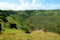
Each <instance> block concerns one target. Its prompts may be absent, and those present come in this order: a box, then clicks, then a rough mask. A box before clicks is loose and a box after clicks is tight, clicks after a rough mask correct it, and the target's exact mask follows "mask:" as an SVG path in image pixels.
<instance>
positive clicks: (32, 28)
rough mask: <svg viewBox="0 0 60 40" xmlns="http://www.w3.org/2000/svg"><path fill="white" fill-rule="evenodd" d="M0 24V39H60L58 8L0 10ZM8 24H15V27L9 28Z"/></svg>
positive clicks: (59, 14)
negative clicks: (0, 28)
mask: <svg viewBox="0 0 60 40" xmlns="http://www.w3.org/2000/svg"><path fill="white" fill-rule="evenodd" d="M0 24H2V26H1V27H2V30H1V33H2V34H1V35H0V39H1V40H4V39H5V40H13V39H14V40H59V39H60V10H25V11H13V10H0ZM10 24H16V27H17V29H14V28H13V29H11V28H10ZM36 30H37V31H36ZM41 30H42V31H41ZM27 33H28V34H27Z"/></svg>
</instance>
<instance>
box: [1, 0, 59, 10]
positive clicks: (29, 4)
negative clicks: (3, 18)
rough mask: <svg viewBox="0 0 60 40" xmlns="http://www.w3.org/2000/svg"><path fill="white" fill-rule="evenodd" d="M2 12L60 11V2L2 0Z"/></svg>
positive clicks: (50, 0)
mask: <svg viewBox="0 0 60 40" xmlns="http://www.w3.org/2000/svg"><path fill="white" fill-rule="evenodd" d="M0 9H2V10H39V9H43V10H53V9H60V0H0Z"/></svg>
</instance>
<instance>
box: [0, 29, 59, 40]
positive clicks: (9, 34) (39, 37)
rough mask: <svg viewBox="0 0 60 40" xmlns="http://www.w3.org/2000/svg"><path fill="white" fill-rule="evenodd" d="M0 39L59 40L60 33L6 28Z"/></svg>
mask: <svg viewBox="0 0 60 40" xmlns="http://www.w3.org/2000/svg"><path fill="white" fill-rule="evenodd" d="M0 40H60V35H58V34H56V33H52V32H46V33H45V32H44V31H42V30H35V31H33V32H32V33H31V34H26V33H24V31H22V30H16V29H9V30H8V29H6V31H4V32H3V33H2V34H1V35H0Z"/></svg>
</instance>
